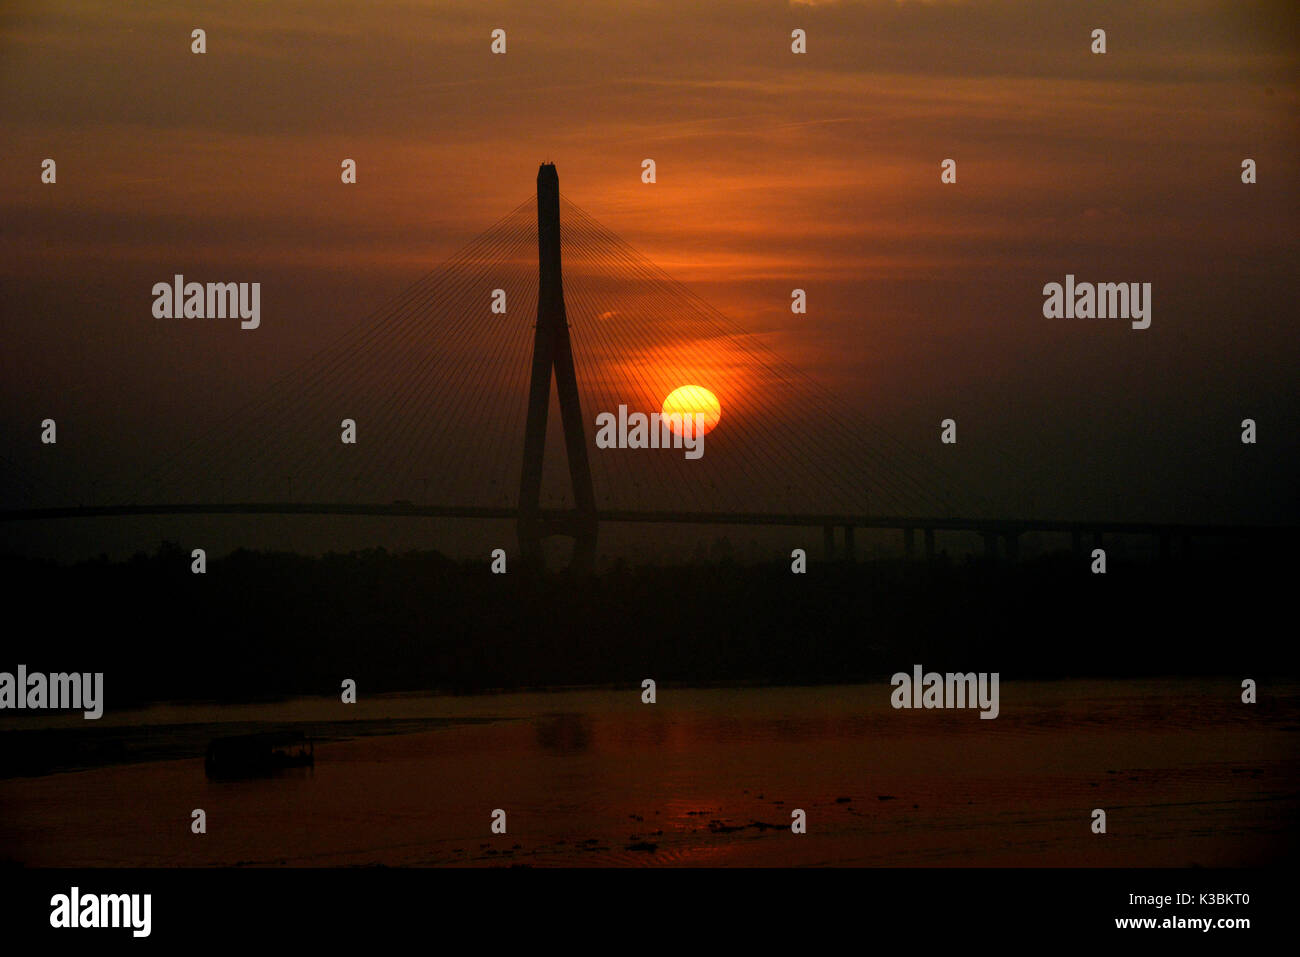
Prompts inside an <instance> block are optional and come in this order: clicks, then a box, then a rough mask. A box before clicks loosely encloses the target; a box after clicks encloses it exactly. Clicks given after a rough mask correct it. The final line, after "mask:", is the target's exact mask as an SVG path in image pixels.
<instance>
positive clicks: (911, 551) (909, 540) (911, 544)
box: [903, 528, 916, 562]
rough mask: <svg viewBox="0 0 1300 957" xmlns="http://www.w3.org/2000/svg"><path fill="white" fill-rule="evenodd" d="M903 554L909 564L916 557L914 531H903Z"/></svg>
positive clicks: (906, 529)
mask: <svg viewBox="0 0 1300 957" xmlns="http://www.w3.org/2000/svg"><path fill="white" fill-rule="evenodd" d="M903 554H904V555H905V556H906V557H907V560H908V561H909V562H910V561H911V560H912V559H913V558H914V557H915V556H916V529H914V528H905V529H903Z"/></svg>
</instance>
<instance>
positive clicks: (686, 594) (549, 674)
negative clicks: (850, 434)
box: [0, 544, 1296, 707]
mask: <svg viewBox="0 0 1300 957" xmlns="http://www.w3.org/2000/svg"><path fill="white" fill-rule="evenodd" d="M0 569H2V570H3V581H4V589H5V593H6V596H5V606H6V609H7V610H8V614H9V627H8V629H7V631H8V632H9V635H10V640H9V641H7V642H5V646H6V653H5V657H4V660H3V661H0V670H6V671H12V670H13V668H14V666H15V665H16V664H17V663H19V661H20V660H21V662H22V663H23V664H26V665H27V666H28V668H29V669H31V670H39V671H103V672H104V673H105V676H106V677H105V686H106V699H107V702H108V706H109V707H122V706H124V705H125V704H127V703H130V702H136V701H145V700H179V701H196V700H220V701H236V700H252V699H258V698H263V697H282V696H290V695H337V694H338V693H339V685H340V682H341V681H342V680H343V679H344V678H354V679H356V681H357V684H358V688H359V690H360V693H361V694H363V695H364V694H367V693H377V692H381V691H399V690H439V691H447V692H472V691H484V690H493V689H512V688H523V687H546V686H557V685H566V686H571V685H597V684H616V685H627V686H628V687H637V686H639V684H640V681H641V679H642V678H646V677H652V678H654V679H656V681H658V682H659V683H660V684H661V685H671V684H686V685H707V684H714V683H728V682H754V683H779V684H790V683H822V682H851V681H858V680H869V679H876V678H879V677H880V676H882V675H889V674H891V673H893V672H894V671H898V670H908V669H910V667H911V665H912V664H914V663H921V664H924V665H925V666H926V667H927V668H934V669H936V670H940V671H957V670H960V671H966V670H974V671H1000V672H1001V673H1002V674H1003V677H1004V680H1007V679H1011V678H1014V677H1065V676H1102V675H1113V676H1125V677H1131V676H1141V675H1152V674H1226V675H1238V674H1240V675H1242V676H1255V677H1263V678H1269V677H1272V676H1276V675H1278V674H1294V673H1295V671H1296V669H1295V667H1294V666H1295V655H1294V652H1293V651H1292V647H1293V642H1291V641H1290V640H1289V638H1288V636H1289V633H1290V631H1291V628H1292V621H1293V619H1292V605H1291V602H1290V601H1289V596H1290V590H1289V585H1290V582H1289V577H1290V576H1289V575H1288V574H1287V570H1288V565H1287V560H1286V559H1285V557H1284V556H1283V555H1282V554H1281V553H1279V554H1278V555H1275V556H1269V555H1262V554H1258V553H1246V554H1238V555H1235V556H1225V557H1223V558H1220V559H1218V560H1215V561H1202V562H1174V563H1169V564H1164V565H1161V564H1152V563H1149V562H1141V563H1137V564H1132V565H1126V564H1123V563H1122V562H1118V561H1115V562H1112V564H1111V567H1110V568H1109V570H1108V573H1107V574H1106V575H1093V574H1090V573H1089V571H1088V561H1087V559H1086V558H1084V557H1076V556H1072V555H1068V554H1061V555H1052V556H1047V557H1043V558H1039V559H1035V560H1033V561H1027V562H1022V563H1019V564H1015V565H1008V564H1005V563H991V562H987V561H984V560H975V559H972V560H968V561H964V562H952V561H949V560H947V559H946V558H943V559H941V560H939V561H938V562H936V563H934V564H931V565H926V564H925V563H920V562H917V563H904V562H901V561H877V562H864V563H858V564H846V563H836V564H823V563H819V562H817V561H813V562H811V564H810V568H809V570H808V573H807V574H805V575H794V574H791V571H790V565H789V562H788V561H780V562H774V563H771V564H766V565H744V566H742V565H739V564H737V563H735V562H733V561H731V560H730V559H728V558H725V557H723V558H720V559H717V560H714V561H710V562H705V563H703V564H693V565H683V566H679V567H663V566H656V567H637V568H632V567H628V566H626V565H625V564H622V563H616V564H614V565H613V566H611V567H610V568H608V569H606V570H604V571H602V572H600V573H598V574H596V575H592V576H576V575H570V574H568V573H565V572H543V571H535V570H530V569H528V568H525V567H522V566H520V565H518V564H517V563H512V564H511V566H510V570H509V573H508V574H505V575H492V574H489V572H488V562H487V561H486V559H485V560H484V561H482V562H473V563H466V562H454V561H451V560H449V559H447V558H445V557H443V556H441V555H439V554H438V553H436V552H428V551H420V552H407V553H402V554H393V553H388V552H386V551H384V550H382V549H379V550H372V551H364V552H354V553H350V554H331V555H326V556H323V557H307V556H302V555H295V554H285V553H268V552H251V551H238V552H235V553H233V554H230V555H228V556H225V557H220V558H211V557H210V558H209V561H208V568H207V573H206V574H204V575H195V574H192V573H191V571H190V557H189V553H188V551H185V550H182V549H180V548H179V547H177V546H175V545H172V544H164V545H163V546H162V547H161V548H160V549H159V550H158V552H157V553H156V554H153V555H144V554H138V555H136V556H135V557H133V558H131V559H130V560H128V561H125V562H109V561H107V560H106V559H100V560H98V561H89V562H83V563H80V564H75V565H57V564H52V563H48V562H42V561H36V560H30V559H18V558H3V559H0ZM15 654H19V655H20V657H19V658H17V659H15V658H14V655H15Z"/></svg>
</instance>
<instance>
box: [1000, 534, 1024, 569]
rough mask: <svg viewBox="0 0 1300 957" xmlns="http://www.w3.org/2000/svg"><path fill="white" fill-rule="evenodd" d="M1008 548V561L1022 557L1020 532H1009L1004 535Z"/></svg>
mask: <svg viewBox="0 0 1300 957" xmlns="http://www.w3.org/2000/svg"><path fill="white" fill-rule="evenodd" d="M1003 540H1004V541H1005V542H1006V548H1007V561H1009V562H1014V561H1016V560H1018V559H1019V558H1020V533H1019V532H1007V533H1006V535H1004V536H1003Z"/></svg>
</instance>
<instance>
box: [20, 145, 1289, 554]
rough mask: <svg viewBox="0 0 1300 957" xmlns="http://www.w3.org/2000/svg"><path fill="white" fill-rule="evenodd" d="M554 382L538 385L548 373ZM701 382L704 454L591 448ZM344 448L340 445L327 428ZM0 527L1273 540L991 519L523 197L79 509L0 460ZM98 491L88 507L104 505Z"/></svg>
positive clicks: (848, 545) (547, 188)
mask: <svg viewBox="0 0 1300 957" xmlns="http://www.w3.org/2000/svg"><path fill="white" fill-rule="evenodd" d="M552 383H554V386H553V385H552ZM683 385H697V386H703V387H705V388H707V389H709V390H710V391H712V392H713V393H715V394H716V395H717V396H718V397H719V399H720V402H721V406H722V417H721V421H720V422H719V424H718V426H717V427H716V428H714V429H713V430H712V431H710V432H708V433H707V435H706V436H705V439H704V449H705V453H704V454H703V455H702V456H700V457H699V458H695V459H689V458H687V457H686V456H685V455H684V454H683V450H682V449H680V448H676V449H673V448H658V449H646V448H600V447H597V444H596V442H595V434H596V427H595V422H596V417H597V416H598V415H599V414H601V413H610V414H617V413H618V411H619V409H620V407H625V408H626V409H628V410H631V411H633V412H642V413H650V412H658V411H660V410H661V409H662V408H663V403H664V399H665V397H666V396H668V395H669V393H671V392H673V391H674V390H675V389H677V388H679V387H680V386H683ZM345 420H350V421H351V422H352V423H353V424H354V431H355V439H356V440H355V442H354V443H348V442H344V441H343V440H342V434H343V430H344V421H345ZM0 501H2V502H3V508H0V518H3V519H5V520H36V519H56V518H75V517H95V516H109V515H143V514H249V515H257V514H290V515H293V514H332V515H398V516H410V517H417V516H440V517H452V518H480V519H484V518H487V519H510V520H514V521H515V522H517V527H518V533H519V543H520V547H521V550H522V551H523V552H524V553H525V554H529V553H535V552H536V550H537V548H538V546H539V543H540V541H541V540H542V539H543V538H544V537H546V536H548V535H552V534H563V535H568V536H571V537H572V538H573V539H574V540H575V542H576V548H575V560H576V561H577V562H578V563H580V564H589V563H590V561H591V560H592V558H593V557H594V553H595V548H596V538H597V529H598V527H599V525H600V523H602V522H605V523H608V522H642V523H691V524H712V525H722V524H742V525H790V526H798V525H803V526H822V528H823V530H824V538H825V548H826V551H827V553H828V555H829V554H830V553H832V552H833V551H834V529H835V528H836V527H839V528H842V529H843V533H842V534H843V539H842V540H843V545H844V548H845V551H846V552H848V553H849V554H852V550H853V530H854V529H856V528H890V529H901V530H903V532H904V540H905V542H906V544H907V550H908V551H909V552H911V551H912V550H913V548H914V543H915V533H916V532H917V531H920V532H921V533H922V535H923V541H924V547H925V550H926V552H927V553H929V554H933V551H934V534H935V532H936V531H942V530H954V531H966V532H977V533H981V534H983V535H984V540H985V543H986V548H987V549H988V550H989V551H990V552H994V551H996V549H997V543H998V542H999V541H1002V542H1004V543H1005V548H1006V551H1007V553H1008V554H1009V555H1012V556H1014V554H1015V551H1016V542H1017V541H1018V536H1019V535H1020V534H1021V533H1023V532H1025V531H1030V530H1041V531H1057V532H1069V533H1072V534H1073V536H1074V542H1075V546H1076V548H1078V547H1081V544H1082V542H1083V540H1084V538H1085V536H1089V537H1091V538H1092V539H1093V540H1099V539H1100V536H1102V535H1103V534H1105V533H1127V534H1143V535H1146V534H1150V535H1154V536H1155V537H1156V538H1157V539H1158V540H1159V542H1160V544H1161V550H1162V552H1165V551H1167V550H1168V548H1169V542H1170V540H1171V539H1174V538H1178V537H1182V536H1192V535H1197V536H1200V535H1206V534H1215V535H1220V534H1223V535H1233V536H1259V535H1266V534H1271V533H1275V532H1276V531H1277V529H1264V528H1244V527H1236V526H1233V527H1227V526H1222V527H1221V526H1209V525H1193V524H1185V525H1177V524H1174V525H1168V524H1166V525H1159V524H1149V523H1135V522H1069V521H1037V520H1032V519H1015V518H1009V517H1006V516H998V515H996V514H994V513H993V512H992V510H991V509H990V508H989V507H988V505H987V504H986V503H984V502H982V501H980V500H978V499H977V498H976V497H975V496H973V495H971V494H970V493H969V492H967V491H965V490H964V488H963V484H962V483H961V482H960V481H959V480H957V479H955V478H954V477H953V476H952V475H951V474H949V473H948V472H947V471H946V470H945V469H943V468H940V467H939V466H938V465H937V464H936V463H934V462H933V461H932V460H930V459H929V458H928V457H927V456H926V455H923V454H921V453H920V452H918V451H917V450H915V449H913V448H910V447H909V446H908V445H907V444H906V443H904V442H902V441H900V440H899V439H898V438H896V437H895V436H893V435H891V434H889V433H888V432H886V431H884V430H882V429H880V428H879V427H877V426H873V425H872V424H871V423H870V422H868V421H867V420H866V419H865V418H863V417H861V416H858V415H855V414H853V413H852V411H851V410H846V409H844V408H843V407H842V404H841V403H840V402H838V401H837V400H836V399H835V397H834V396H832V395H831V394H830V393H828V392H827V391H826V390H825V389H824V388H823V387H822V386H821V385H819V384H818V383H817V382H816V381H815V380H814V379H813V378H812V377H811V376H809V375H808V374H806V373H805V372H804V371H802V370H801V369H799V368H798V367H797V366H795V365H793V364H792V363H790V362H788V361H786V360H785V359H783V358H782V357H781V356H780V355H778V354H777V353H776V352H775V351H774V350H773V349H771V348H770V347H769V346H768V345H767V344H766V343H765V342H764V340H763V337H762V336H761V335H757V334H755V333H754V332H753V331H752V330H747V329H745V328H743V327H742V326H740V325H739V324H737V323H735V322H733V321H732V320H731V319H729V318H727V317H726V316H724V315H723V314H721V313H720V312H718V311H717V310H716V309H714V308H712V307H711V306H710V305H708V304H707V303H706V302H704V301H703V300H702V299H700V298H699V297H698V296H697V295H695V294H694V293H692V292H691V291H690V290H689V289H687V288H686V287H684V286H682V285H681V284H680V283H678V282H676V281H674V280H673V279H671V278H670V277H669V276H668V275H666V274H665V273H664V272H663V271H662V270H660V269H658V268H657V267H656V266H654V265H653V264H652V263H651V262H649V261H648V260H647V259H646V258H645V257H644V256H642V255H641V254H639V253H638V252H637V251H636V250H634V249H633V248H632V247H630V246H629V245H628V244H627V243H625V242H624V241H623V240H622V239H620V238H619V237H618V236H617V235H615V234H614V233H613V232H611V231H610V230H608V229H607V228H605V227H604V226H602V225H601V224H600V223H598V222H597V221H596V220H595V219H593V218H592V217H591V216H590V215H588V214H587V213H586V212H585V211H583V210H582V209H581V208H579V207H578V206H576V205H574V204H573V203H570V202H568V201H567V200H564V199H562V198H561V196H560V193H559V183H558V177H557V175H556V171H555V168H554V166H551V165H549V164H547V165H543V166H542V167H541V169H540V171H539V174H538V189H537V195H536V196H535V197H530V198H529V199H528V200H527V201H525V202H523V203H521V204H520V205H519V206H517V207H516V208H515V209H514V210H512V211H511V212H510V213H508V214H507V215H506V216H504V217H503V218H502V219H500V220H499V221H498V222H497V223H495V224H494V225H493V226H492V227H490V228H489V229H488V230H486V231H485V232H483V233H482V234H481V235H479V236H478V237H477V238H476V239H474V240H473V241H472V242H470V243H469V244H468V245H467V246H466V247H464V248H463V249H462V250H461V251H460V252H459V253H458V254H457V255H456V256H454V257H452V259H450V260H449V261H447V262H446V263H444V264H443V265H442V266H440V267H439V268H437V269H435V270H434V271H432V272H430V273H429V274H427V275H426V276H424V277H423V278H422V279H420V280H419V281H417V282H416V283H414V284H413V285H411V286H410V287H409V288H407V289H406V290H405V291H404V292H402V293H401V294H400V295H399V296H397V297H396V298H395V299H393V300H392V301H390V302H388V303H387V304H385V305H384V306H383V307H382V308H380V309H379V310H377V311H376V312H375V313H374V314H372V315H371V316H370V317H368V318H367V319H366V320H365V321H363V322H361V323H359V324H358V325H356V326H355V327H353V328H352V329H351V330H350V331H349V332H347V333H346V334H344V335H343V336H342V337H341V338H340V339H338V340H337V341H336V342H334V343H333V344H332V345H330V346H328V347H327V348H325V349H324V350H322V351H321V352H320V353H318V354H317V355H316V356H315V357H313V358H312V359H311V360H310V361H309V362H307V363H305V364H304V365H303V366H301V367H300V368H298V369H296V370H294V371H293V372H291V373H289V374H288V375H286V376H285V377H283V378H282V379H281V380H279V381H278V382H276V383H275V384H274V385H273V386H271V387H270V388H268V389H267V390H266V391H265V392H264V393H262V394H261V395H260V396H258V397H256V398H255V399H253V400H252V401H250V402H249V403H248V404H246V405H245V406H244V407H242V408H240V409H239V410H238V411H236V412H235V413H233V414H232V415H231V416H229V417H228V418H227V419H226V420H225V421H224V422H222V423H221V424H220V425H218V426H217V427H216V428H214V429H212V430H210V431H208V432H206V433H204V434H201V435H197V436H195V437H194V438H193V439H192V441H190V442H189V444H188V445H186V446H185V447H184V448H182V449H179V450H177V451H176V453H175V454H174V455H172V456H171V457H170V458H169V459H167V460H166V461H164V462H162V463H161V464H159V465H158V466H157V467H156V468H153V469H152V470H150V471H148V472H146V473H145V474H142V475H139V476H133V477H131V478H129V479H127V480H124V481H122V482H120V483H118V484H117V485H116V486H110V485H109V484H108V483H104V485H103V486H102V487H101V488H100V490H99V491H98V492H97V494H96V502H95V503H91V504H86V503H84V502H82V501H78V499H77V498H76V497H75V496H69V495H66V494H60V492H59V491H58V489H57V488H55V487H54V486H52V485H51V484H50V483H49V482H45V481H40V480H37V479H35V478H33V477H32V476H31V475H30V473H28V472H26V471H25V470H23V469H22V468H21V467H20V466H18V465H16V464H15V463H12V462H9V461H8V460H7V459H0ZM102 503H108V504H102Z"/></svg>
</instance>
